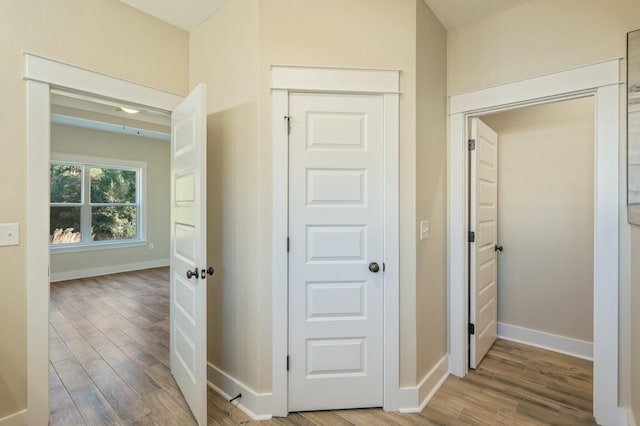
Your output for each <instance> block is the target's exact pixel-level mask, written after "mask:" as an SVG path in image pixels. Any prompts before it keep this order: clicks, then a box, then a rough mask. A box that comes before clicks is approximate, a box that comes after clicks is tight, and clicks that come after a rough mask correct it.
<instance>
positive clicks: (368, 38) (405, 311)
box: [258, 0, 416, 386]
mask: <svg viewBox="0 0 640 426" xmlns="http://www.w3.org/2000/svg"><path fill="white" fill-rule="evenodd" d="M415 14H416V0H350V1H346V2H345V1H344V0H324V1H316V0H271V1H268V2H261V3H260V37H259V40H260V63H259V70H260V83H261V87H260V104H259V105H260V135H264V136H265V137H264V140H262V141H261V148H262V149H261V151H260V152H259V156H260V159H259V161H260V163H261V168H262V171H261V173H262V174H261V176H262V177H263V179H262V180H261V182H260V185H259V188H260V190H259V191H258V193H259V194H260V198H259V200H260V205H261V210H262V211H264V212H268V213H267V214H265V215H264V218H263V220H264V225H263V229H266V227H268V226H269V224H270V223H271V215H270V206H271V201H270V199H271V194H272V191H271V179H270V176H271V142H270V138H269V137H268V135H270V134H271V108H270V103H271V100H270V96H269V90H268V89H269V87H270V73H269V67H270V65H291V64H293V65H304V66H328V67H353V68H377V69H381V68H382V69H395V70H401V71H402V74H401V78H400V90H401V92H402V96H401V98H400V163H401V164H402V167H401V169H400V206H401V207H400V223H401V225H400V258H401V264H400V306H401V308H400V315H401V318H400V347H401V349H400V383H401V385H403V386H409V385H414V384H415V381H416V379H415V378H416V329H415V315H416V311H415V306H416V303H415V295H416V288H415V283H416V265H415V250H416V232H415V229H416V195H415V194H416V169H415V155H416V142H415V138H416V127H415V108H416V96H415V86H416V76H415V69H416V55H415V52H416V15H415ZM263 244H264V245H263V246H262V249H263V251H264V252H265V253H268V250H269V247H270V244H271V241H270V239H268V238H267V239H265V240H264V241H263ZM269 261H270V258H269V257H268V256H267V257H263V258H262V259H261V260H260V265H259V268H260V270H261V271H263V272H262V273H264V274H266V276H270V273H271V268H270V265H269ZM264 300H265V302H267V303H268V302H270V301H269V299H267V298H265V299H264ZM263 312H265V320H267V321H269V323H270V321H271V316H270V315H271V314H270V309H268V310H267V307H266V306H265V307H264V309H263ZM267 348H269V349H270V344H269V346H267ZM269 353H270V351H269ZM265 361H267V360H266V359H265ZM268 361H269V362H270V361H271V360H270V359H269V360H268ZM269 376H270V375H267V374H265V375H264V379H265V382H264V383H265V385H266V384H267V383H268V381H267V380H268V379H269Z"/></svg>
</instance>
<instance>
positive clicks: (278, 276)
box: [271, 66, 418, 417]
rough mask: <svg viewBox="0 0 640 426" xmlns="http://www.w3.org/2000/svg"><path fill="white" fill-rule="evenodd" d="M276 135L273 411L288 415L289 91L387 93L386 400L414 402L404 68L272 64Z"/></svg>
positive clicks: (395, 405) (387, 405)
mask: <svg viewBox="0 0 640 426" xmlns="http://www.w3.org/2000/svg"><path fill="white" fill-rule="evenodd" d="M271 77H272V82H271V89H272V90H271V101H272V120H273V121H272V132H273V133H272V138H273V153H272V154H273V157H272V158H273V162H272V167H273V206H272V208H273V223H272V227H273V232H272V235H273V245H272V297H273V299H272V333H273V334H272V341H273V349H272V350H273V352H272V363H273V364H272V391H273V411H272V414H273V415H274V416H281V417H284V416H286V415H287V414H288V404H287V401H288V381H287V369H286V357H287V354H288V334H289V326H288V281H287V280H288V278H287V277H288V271H289V263H288V253H287V244H286V241H287V237H288V223H289V218H288V210H289V209H288V199H289V188H288V176H289V138H288V134H287V122H286V120H284V117H286V116H287V115H288V113H289V93H290V92H319V93H345V92H348V93H361V94H375V95H381V94H382V95H383V98H384V129H385V133H384V176H385V181H384V182H385V183H384V191H385V193H384V199H385V203H384V205H385V211H384V217H385V223H384V257H385V259H384V262H385V266H386V270H385V274H384V326H383V327H384V344H383V347H384V349H383V350H384V374H383V377H384V380H383V382H384V392H383V394H384V401H383V407H384V409H385V410H386V411H398V410H400V409H402V408H405V407H415V406H416V405H417V403H414V401H417V395H418V393H417V390H416V388H401V387H400V336H399V329H400V312H399V309H400V291H399V274H400V273H399V260H400V259H399V210H400V208H399V207H400V206H399V189H400V188H399V167H400V165H399V144H400V131H399V128H400V121H399V120H400V109H399V100H400V95H399V91H400V72H399V71H388V70H370V69H339V68H315V67H295V66H272V67H271Z"/></svg>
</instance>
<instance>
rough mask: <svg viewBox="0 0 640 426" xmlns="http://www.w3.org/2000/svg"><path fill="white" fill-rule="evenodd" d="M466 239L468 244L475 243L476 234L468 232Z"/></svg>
mask: <svg viewBox="0 0 640 426" xmlns="http://www.w3.org/2000/svg"><path fill="white" fill-rule="evenodd" d="M467 239H468V240H469V242H470V243H475V242H476V233H475V232H473V231H469V234H468V236H467Z"/></svg>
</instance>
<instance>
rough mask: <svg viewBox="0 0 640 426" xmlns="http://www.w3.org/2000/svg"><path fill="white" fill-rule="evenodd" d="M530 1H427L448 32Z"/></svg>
mask: <svg viewBox="0 0 640 426" xmlns="http://www.w3.org/2000/svg"><path fill="white" fill-rule="evenodd" d="M527 1H529V0H425V2H427V4H428V5H429V7H430V8H431V10H432V11H433V13H435V15H436V16H437V17H438V19H439V20H440V22H442V25H444V27H445V28H446V29H448V30H450V29H453V28H457V27H461V26H463V25H466V24H470V23H472V22H476V21H479V20H481V19H482V18H486V17H487V16H490V15H493V14H495V13H498V12H502V11H503V10H506V9H510V8H512V7H515V6H518V5H521V4H522V3H526V2H527Z"/></svg>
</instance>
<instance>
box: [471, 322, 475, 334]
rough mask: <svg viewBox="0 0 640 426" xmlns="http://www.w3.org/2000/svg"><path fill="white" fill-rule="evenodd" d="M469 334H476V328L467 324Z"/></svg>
mask: <svg viewBox="0 0 640 426" xmlns="http://www.w3.org/2000/svg"><path fill="white" fill-rule="evenodd" d="M469 334H476V326H475V325H473V324H469Z"/></svg>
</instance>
